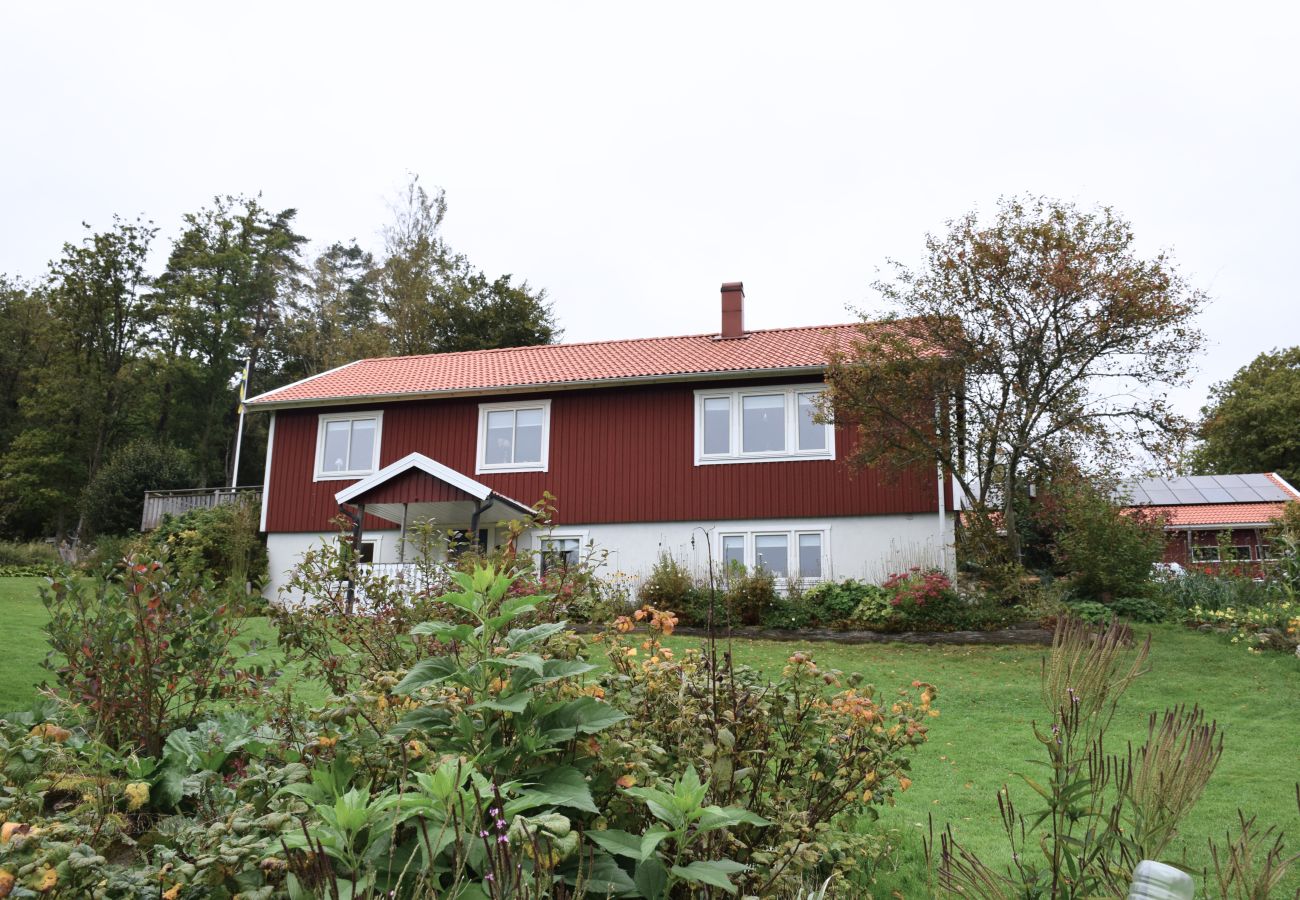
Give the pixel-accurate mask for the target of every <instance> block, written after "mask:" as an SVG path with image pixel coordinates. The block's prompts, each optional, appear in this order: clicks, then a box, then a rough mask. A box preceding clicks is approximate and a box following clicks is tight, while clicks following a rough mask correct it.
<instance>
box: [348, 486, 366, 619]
mask: <svg viewBox="0 0 1300 900" xmlns="http://www.w3.org/2000/svg"><path fill="white" fill-rule="evenodd" d="M365 520H366V505H365V504H364V503H358V504H357V517H356V518H355V519H353V520H352V567H351V569H350V570H349V571H348V600H347V614H348V615H349V616H350V615H352V611H353V609H354V608H355V607H356V602H357V572H358V571H360V569H361V535H362V534H363V530H362V529H363V526H362V523H363V522H365Z"/></svg>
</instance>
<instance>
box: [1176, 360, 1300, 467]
mask: <svg viewBox="0 0 1300 900" xmlns="http://www.w3.org/2000/svg"><path fill="white" fill-rule="evenodd" d="M1201 415H1202V419H1201V426H1200V435H1199V436H1200V438H1201V443H1200V444H1199V445H1198V446H1197V448H1196V450H1195V451H1194V452H1193V465H1194V466H1195V468H1196V471H1197V472H1199V473H1202V474H1206V475H1228V474H1240V473H1244V472H1277V473H1278V474H1279V475H1281V476H1282V477H1283V478H1286V479H1287V480H1288V481H1291V482H1292V483H1295V482H1296V481H1298V480H1300V347H1291V348H1289V349H1287V350H1274V351H1273V352H1272V353H1261V354H1260V355H1259V356H1257V357H1255V359H1253V360H1252V361H1251V363H1250V365H1248V366H1244V367H1242V368H1241V369H1239V370H1238V371H1237V374H1235V375H1233V376H1232V377H1231V378H1229V379H1228V380H1227V381H1223V382H1220V383H1219V384H1216V385H1215V386H1214V387H1212V388H1211V389H1210V403H1209V405H1207V406H1206V407H1205V408H1204V409H1203V410H1201Z"/></svg>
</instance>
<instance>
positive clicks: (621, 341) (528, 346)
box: [286, 322, 861, 386]
mask: <svg viewBox="0 0 1300 900" xmlns="http://www.w3.org/2000/svg"><path fill="white" fill-rule="evenodd" d="M859 324H861V323H859V322H840V323H837V324H833V325H794V326H791V327H788V328H754V329H751V330H749V331H746V332H745V335H746V336H748V335H751V334H773V333H775V332H791V331H828V330H831V329H839V328H856V327H857V326H858V325H859ZM691 338H711V339H718V340H722V339H721V338H718V335H717V334H715V333H713V332H699V333H698V334H668V335H659V336H658V337H643V338H607V339H605V340H600V341H572V342H569V343H563V344H524V345H522V346H518V347H485V348H483V349H482V350H445V351H443V352H441V353H411V354H408V355H405V356H365V357H362V358H361V359H356V360H353V361H352V362H350V363H347V365H355V364H356V363H363V362H391V361H393V360H398V359H429V358H430V357H434V356H441V357H447V356H467V355H470V354H488V353H515V352H518V351H521V350H558V349H559V348H561V347H592V346H596V345H600V344H651V343H655V342H657V341H683V340H688V339H691ZM726 340H736V338H727V339H726ZM339 368H342V366H340V367H339ZM320 374H322V375H323V374H325V373H324V372H322V373H320ZM312 377H315V376H312ZM286 386H287V385H286Z"/></svg>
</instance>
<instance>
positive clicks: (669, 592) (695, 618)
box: [637, 552, 709, 625]
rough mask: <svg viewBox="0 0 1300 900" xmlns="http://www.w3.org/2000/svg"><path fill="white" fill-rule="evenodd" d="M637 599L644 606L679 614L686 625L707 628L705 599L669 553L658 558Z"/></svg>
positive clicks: (707, 605) (689, 575)
mask: <svg viewBox="0 0 1300 900" xmlns="http://www.w3.org/2000/svg"><path fill="white" fill-rule="evenodd" d="M637 598H638V600H640V602H641V603H643V604H645V605H648V606H656V607H659V608H661V609H673V610H678V611H680V613H681V618H682V621H683V622H685V623H686V624H688V625H704V624H707V621H708V612H709V601H708V597H707V596H706V595H705V593H704V592H703V591H701V590H700V588H699V586H698V585H697V584H696V583H695V577H694V576H693V575H692V574H691V572H690V570H689V569H687V568H686V566H684V565H682V564H681V563H679V562H678V561H677V560H676V559H675V558H674V557H673V556H672V554H670V553H667V552H664V553H660V554H659V558H658V559H657V560H655V564H654V566H653V567H652V568H651V569H650V574H649V575H648V576H647V577H646V579H645V580H644V581H643V582H641V589H640V590H639V591H638V592H637Z"/></svg>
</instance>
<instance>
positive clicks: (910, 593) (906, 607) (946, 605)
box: [881, 566, 961, 626]
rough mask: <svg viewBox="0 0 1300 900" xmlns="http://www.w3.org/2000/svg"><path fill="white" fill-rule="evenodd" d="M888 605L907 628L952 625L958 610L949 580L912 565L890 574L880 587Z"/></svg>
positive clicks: (943, 575) (935, 572)
mask: <svg viewBox="0 0 1300 900" xmlns="http://www.w3.org/2000/svg"><path fill="white" fill-rule="evenodd" d="M881 587H882V588H884V589H885V592H886V594H887V595H888V600H889V605H890V606H892V607H893V608H894V609H895V610H896V611H897V612H898V615H899V618H900V619H901V620H902V622H903V623H904V624H905V625H908V626H935V625H947V624H950V623H953V621H954V617H955V616H956V615H957V614H958V613H959V611H960V609H961V600H960V599H959V598H958V596H957V591H956V590H955V589H954V588H953V585H952V581H951V580H950V579H949V578H948V576H947V575H945V574H944V573H943V572H941V571H939V570H938V569H922V568H921V567H919V566H913V567H912V568H911V569H908V570H907V571H906V572H901V573H897V574H894V575H890V576H889V577H888V578H886V579H885V580H884V582H883V583H882V584H881Z"/></svg>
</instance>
